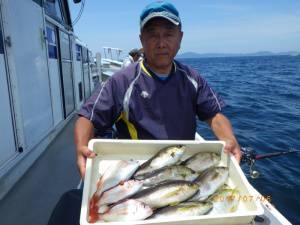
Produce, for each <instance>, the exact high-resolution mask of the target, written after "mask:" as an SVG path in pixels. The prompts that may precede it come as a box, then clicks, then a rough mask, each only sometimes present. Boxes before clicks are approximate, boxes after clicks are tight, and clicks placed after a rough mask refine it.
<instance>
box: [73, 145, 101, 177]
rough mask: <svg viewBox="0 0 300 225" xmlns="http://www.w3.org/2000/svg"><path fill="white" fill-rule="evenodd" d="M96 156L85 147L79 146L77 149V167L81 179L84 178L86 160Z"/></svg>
mask: <svg viewBox="0 0 300 225" xmlns="http://www.w3.org/2000/svg"><path fill="white" fill-rule="evenodd" d="M96 156H97V154H96V153H95V152H93V151H91V150H90V149H88V147H87V146H80V147H78V148H77V167H78V170H79V173H80V177H81V178H82V179H83V178H84V176H85V166H86V159H87V158H95V157H96Z"/></svg>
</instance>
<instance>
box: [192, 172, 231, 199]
mask: <svg viewBox="0 0 300 225" xmlns="http://www.w3.org/2000/svg"><path fill="white" fill-rule="evenodd" d="M228 176H229V170H228V168H227V167H213V168H210V169H208V170H206V171H205V172H203V173H202V174H201V175H200V176H199V177H198V178H197V179H196V180H195V181H194V182H195V183H197V184H198V185H199V191H198V193H197V194H196V195H195V196H193V198H192V199H191V201H204V200H206V199H207V198H208V197H209V196H210V195H212V194H214V193H215V192H216V191H217V190H218V189H219V188H221V187H222V186H223V185H224V184H225V182H226V181H227V179H228Z"/></svg>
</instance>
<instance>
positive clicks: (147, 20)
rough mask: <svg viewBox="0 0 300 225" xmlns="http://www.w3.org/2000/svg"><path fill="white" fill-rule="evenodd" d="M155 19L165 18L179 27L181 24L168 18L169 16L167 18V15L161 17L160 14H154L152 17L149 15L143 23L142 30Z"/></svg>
mask: <svg viewBox="0 0 300 225" xmlns="http://www.w3.org/2000/svg"><path fill="white" fill-rule="evenodd" d="M153 18H164V19H166V20H169V21H170V22H171V23H173V24H174V25H176V26H178V25H179V24H180V22H178V21H176V20H174V19H172V18H170V17H168V16H165V15H159V14H152V15H149V16H147V17H146V18H145V19H144V20H143V22H142V23H141V29H143V27H144V26H145V25H146V23H148V22H149V21H150V20H152V19H153Z"/></svg>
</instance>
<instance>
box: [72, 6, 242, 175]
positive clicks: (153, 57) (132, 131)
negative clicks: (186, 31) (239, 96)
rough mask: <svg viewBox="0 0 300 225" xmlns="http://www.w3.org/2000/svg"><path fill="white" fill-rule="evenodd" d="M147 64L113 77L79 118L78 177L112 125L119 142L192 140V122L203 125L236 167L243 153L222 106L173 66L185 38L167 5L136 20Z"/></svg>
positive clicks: (196, 79) (191, 73)
mask: <svg viewBox="0 0 300 225" xmlns="http://www.w3.org/2000/svg"><path fill="white" fill-rule="evenodd" d="M140 31H141V33H140V40H141V43H142V46H143V49H144V57H145V59H144V60H143V61H141V62H139V63H134V64H131V65H130V66H128V67H126V68H124V69H122V70H121V71H119V72H117V73H116V74H115V75H114V76H112V77H111V79H109V80H108V81H107V82H106V83H105V84H104V85H103V86H102V88H101V90H99V91H97V92H95V93H94V94H93V95H92V96H91V98H90V99H89V100H88V101H87V102H86V104H85V105H84V106H83V107H82V109H81V110H80V112H79V115H80V118H79V119H78V120H77V122H76V125H75V143H76V148H77V165H78V168H79V171H80V174H81V176H82V177H84V174H85V162H86V158H87V157H91V158H92V157H95V153H93V152H92V151H91V150H89V149H88V147H87V144H88V141H89V140H90V139H91V138H93V136H94V133H93V131H94V128H96V129H97V130H98V131H99V132H100V133H104V132H105V130H106V129H108V128H110V127H111V126H112V125H113V124H116V128H117V130H118V134H119V138H125V139H171V140H176V139H177V140H192V139H194V137H195V132H196V116H198V118H199V119H200V120H202V121H205V122H207V123H208V124H209V125H210V127H211V129H212V130H213V132H214V134H215V135H216V137H217V138H218V139H220V140H224V141H225V142H226V147H225V150H226V151H227V152H230V153H232V154H233V155H234V156H235V158H236V159H237V160H238V161H240V158H241V151H240V147H239V145H238V143H237V140H236V138H235V136H234V134H233V132H232V128H231V124H230V122H229V120H228V119H227V118H226V117H225V116H224V115H222V114H221V109H222V106H223V105H224V104H223V102H222V101H221V100H220V99H219V98H218V97H217V95H216V94H215V93H214V91H213V90H212V89H211V88H210V87H209V86H208V84H207V83H206V81H205V80H204V79H203V78H202V77H201V76H200V75H199V74H198V72H197V71H195V70H193V69H191V68H190V67H188V66H186V65H183V64H181V63H179V62H177V61H175V60H174V57H175V56H176V54H177V52H178V50H179V48H180V43H181V40H182V37H183V32H182V31H181V20H180V17H179V13H178V11H177V10H176V8H175V7H174V6H173V5H172V4H170V3H167V2H161V1H160V2H155V3H151V4H150V5H148V6H147V7H146V8H145V9H144V10H143V12H142V14H141V16H140Z"/></svg>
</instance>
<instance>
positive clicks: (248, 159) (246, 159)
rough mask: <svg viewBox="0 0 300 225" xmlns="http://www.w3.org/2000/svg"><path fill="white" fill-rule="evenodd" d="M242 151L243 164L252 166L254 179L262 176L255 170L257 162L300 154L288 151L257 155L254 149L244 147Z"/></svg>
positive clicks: (251, 171) (251, 172)
mask: <svg viewBox="0 0 300 225" xmlns="http://www.w3.org/2000/svg"><path fill="white" fill-rule="evenodd" d="M241 151H242V153H243V155H242V159H241V164H244V163H247V164H248V165H249V166H250V176H251V178H253V179H255V178H258V177H259V175H260V173H259V172H258V171H257V170H255V169H254V164H255V162H256V160H261V159H268V158H273V157H278V156H282V155H287V154H291V153H297V152H300V150H295V149H290V150H287V151H278V152H271V153H267V154H257V153H256V152H255V151H254V150H253V149H252V148H246V147H242V148H241Z"/></svg>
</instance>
